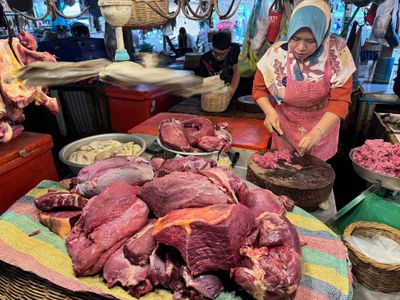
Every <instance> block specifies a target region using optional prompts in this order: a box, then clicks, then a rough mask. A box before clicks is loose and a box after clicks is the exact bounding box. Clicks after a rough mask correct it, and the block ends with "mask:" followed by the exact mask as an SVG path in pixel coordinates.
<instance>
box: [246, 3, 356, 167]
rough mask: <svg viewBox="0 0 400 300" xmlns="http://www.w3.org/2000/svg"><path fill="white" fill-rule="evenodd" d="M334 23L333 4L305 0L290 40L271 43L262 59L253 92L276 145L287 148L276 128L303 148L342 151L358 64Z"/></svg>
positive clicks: (318, 152)
mask: <svg viewBox="0 0 400 300" xmlns="http://www.w3.org/2000/svg"><path fill="white" fill-rule="evenodd" d="M329 28H330V8H329V5H327V4H326V3H325V2H324V1H322V0H305V1H303V2H302V3H301V4H299V5H298V6H297V7H296V8H295V9H294V11H293V13H292V17H291V21H290V24H289V29H288V35H287V39H286V41H281V42H277V43H275V44H274V45H272V46H271V48H270V49H268V51H267V52H266V53H265V54H264V56H263V57H262V58H261V60H260V61H259V62H258V64H257V72H256V75H255V78H254V83H253V98H254V100H255V101H256V102H257V104H258V105H259V106H260V107H261V109H262V110H263V111H264V113H265V116H266V117H265V121H264V124H265V126H266V127H267V129H268V131H269V132H271V133H272V148H276V149H282V148H286V149H287V148H288V146H287V145H286V144H285V143H284V142H283V141H281V139H279V138H278V137H277V134H276V132H275V131H277V132H278V133H279V134H283V133H284V134H285V135H286V136H287V137H288V139H289V140H290V141H291V142H292V143H293V144H294V145H295V146H297V147H298V149H299V151H300V153H301V154H304V153H306V152H311V154H312V155H315V156H317V157H318V158H320V159H322V160H328V159H329V158H331V157H332V156H333V155H335V154H336V152H337V149H338V139H339V127H340V120H342V119H344V118H345V116H346V114H347V111H348V106H349V104H350V102H351V92H352V74H353V72H354V71H355V66H354V62H353V59H352V56H351V53H350V51H349V49H348V48H347V46H346V42H345V41H344V40H343V39H341V38H339V37H337V36H331V35H330V33H329Z"/></svg>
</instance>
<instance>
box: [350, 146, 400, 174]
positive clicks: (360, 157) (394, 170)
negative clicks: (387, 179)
mask: <svg viewBox="0 0 400 300" xmlns="http://www.w3.org/2000/svg"><path fill="white" fill-rule="evenodd" d="M353 159H354V161H356V162H357V163H358V164H360V165H361V166H363V167H365V168H367V169H370V170H372V171H375V172H378V173H381V174H384V175H387V176H393V177H398V178H400V144H391V143H388V142H384V141H383V140H380V139H378V140H366V141H365V144H364V145H362V146H361V147H358V148H356V149H355V150H354V152H353Z"/></svg>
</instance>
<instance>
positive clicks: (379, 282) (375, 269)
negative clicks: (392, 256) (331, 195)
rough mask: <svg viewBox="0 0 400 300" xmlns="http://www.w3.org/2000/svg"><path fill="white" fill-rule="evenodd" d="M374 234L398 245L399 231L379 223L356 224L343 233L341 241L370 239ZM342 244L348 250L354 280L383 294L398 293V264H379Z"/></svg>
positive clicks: (399, 279)
mask: <svg viewBox="0 0 400 300" xmlns="http://www.w3.org/2000/svg"><path fill="white" fill-rule="evenodd" d="M376 234H380V235H383V236H385V237H387V238H390V239H392V240H394V241H395V242H397V243H400V230H397V229H395V228H392V227H389V226H387V225H384V224H381V223H374V222H356V223H352V224H350V225H349V226H347V228H346V229H345V231H344V234H343V239H344V238H346V237H349V236H350V235H360V236H363V237H372V236H374V235H376ZM344 244H345V245H346V247H347V249H348V250H349V257H350V260H351V263H352V265H353V268H352V271H353V275H354V277H355V279H356V280H357V281H358V282H359V283H361V284H362V285H364V286H365V287H367V288H369V289H371V290H375V291H380V292H384V293H393V292H398V291H400V264H398V265H391V264H383V263H379V262H377V261H375V260H373V259H371V258H370V257H368V256H366V255H364V254H362V253H361V252H359V251H358V250H356V249H355V248H353V247H352V246H351V245H350V244H349V243H348V242H347V241H345V240H344Z"/></svg>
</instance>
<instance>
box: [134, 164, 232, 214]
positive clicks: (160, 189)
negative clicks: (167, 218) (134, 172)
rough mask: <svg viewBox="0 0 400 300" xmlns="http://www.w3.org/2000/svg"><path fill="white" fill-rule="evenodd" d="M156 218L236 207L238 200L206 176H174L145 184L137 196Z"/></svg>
mask: <svg viewBox="0 0 400 300" xmlns="http://www.w3.org/2000/svg"><path fill="white" fill-rule="evenodd" d="M138 196H139V198H140V199H142V200H143V201H144V202H145V203H146V204H147V205H148V206H149V207H150V209H151V211H152V212H153V213H154V215H155V216H156V217H162V216H164V215H166V214H167V213H169V212H171V211H173V210H176V209H181V208H188V207H204V206H208V205H213V204H226V203H235V201H236V199H235V198H233V195H232V194H231V193H229V192H227V191H226V190H225V189H224V188H222V186H221V185H220V186H218V185H216V184H213V182H212V181H211V180H210V179H209V178H208V177H207V176H204V175H201V174H196V173H192V172H172V173H171V174H168V175H166V176H164V177H160V178H154V179H153V180H152V181H150V182H148V183H146V184H144V185H143V186H142V188H141V190H140V192H139V194H138Z"/></svg>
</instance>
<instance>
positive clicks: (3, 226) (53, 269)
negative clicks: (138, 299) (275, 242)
mask: <svg viewBox="0 0 400 300" xmlns="http://www.w3.org/2000/svg"><path fill="white" fill-rule="evenodd" d="M49 189H51V190H60V189H62V186H60V185H58V184H57V183H56V182H52V181H43V182H41V183H40V184H39V185H38V186H37V187H36V188H35V189H33V190H31V191H30V192H29V193H28V194H27V195H25V196H24V197H22V198H21V199H19V200H18V201H17V202H16V203H15V204H14V205H13V206H12V207H11V208H10V209H9V210H7V211H6V212H5V213H4V214H3V215H1V216H0V260H2V261H4V262H6V263H8V264H11V265H14V266H17V267H19V268H21V269H23V270H25V271H28V272H32V273H35V274H37V275H38V276H40V277H42V278H45V279H47V280H49V281H51V282H53V283H55V284H57V285H59V286H62V287H64V288H66V289H69V290H71V291H82V292H93V293H97V294H100V295H110V296H114V297H116V298H119V299H133V298H132V297H131V296H129V294H128V293H127V292H126V291H124V290H123V289H122V288H120V287H114V288H112V289H109V288H108V287H107V286H106V284H105V283H104V282H103V279H102V277H101V276H93V277H84V278H77V277H75V276H74V274H73V271H72V262H71V259H70V257H69V256H68V253H67V249H66V247H65V241H64V240H63V239H61V238H60V237H59V236H57V235H55V234H53V233H52V232H50V231H49V230H48V229H47V227H44V226H43V225H41V224H40V223H39V221H38V218H37V214H38V211H37V209H36V208H35V206H34V204H33V201H34V199H35V198H37V197H39V196H41V195H43V194H46V193H47V191H48V190H49ZM287 216H288V218H289V220H290V221H291V222H292V223H293V224H294V225H295V226H296V228H297V231H298V233H299V234H300V238H301V242H302V244H303V245H304V246H303V247H302V252H303V275H302V277H301V284H300V287H299V288H298V290H297V293H296V296H295V299H312V300H324V299H335V300H342V299H343V300H347V299H351V296H352V289H351V273H350V265H349V262H348V258H347V252H346V249H345V247H344V245H343V243H342V242H341V241H340V239H339V238H338V237H337V236H336V235H335V233H334V232H333V231H331V230H330V229H329V228H328V227H326V226H325V225H324V224H323V223H322V222H320V221H318V220H317V219H316V218H314V217H313V216H312V215H310V214H309V213H307V212H305V211H303V210H302V209H300V208H297V207H296V208H295V209H294V211H293V212H292V213H288V214H287ZM37 230H40V233H39V234H37V235H35V236H31V237H29V234H30V233H33V232H35V231H37ZM228 298H229V299H241V298H240V297H239V296H236V295H235V293H233V294H232V293H222V294H221V295H220V296H219V297H218V299H219V300H225V299H228ZM142 299H145V300H151V299H172V295H171V294H169V293H168V292H167V291H164V290H158V291H157V292H156V293H150V294H148V295H146V296H145V297H143V298H142Z"/></svg>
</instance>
